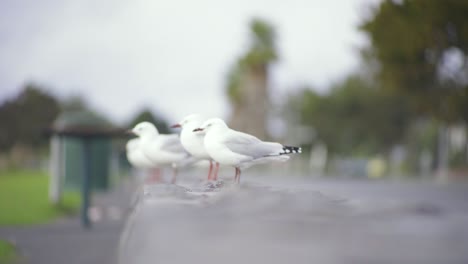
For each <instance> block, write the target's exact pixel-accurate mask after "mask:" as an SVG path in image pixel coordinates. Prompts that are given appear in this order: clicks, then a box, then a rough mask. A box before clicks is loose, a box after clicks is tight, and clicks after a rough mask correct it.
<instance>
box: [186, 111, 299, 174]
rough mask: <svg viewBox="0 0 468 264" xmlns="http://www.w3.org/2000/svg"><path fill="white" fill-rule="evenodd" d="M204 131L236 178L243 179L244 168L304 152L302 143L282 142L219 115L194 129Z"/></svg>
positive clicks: (210, 145)
mask: <svg viewBox="0 0 468 264" xmlns="http://www.w3.org/2000/svg"><path fill="white" fill-rule="evenodd" d="M193 131H194V132H197V131H204V132H205V139H204V145H205V148H206V151H207V152H208V154H209V155H210V156H211V158H212V159H214V160H215V161H216V162H218V163H220V164H224V165H229V166H233V167H235V168H236V174H235V177H234V181H235V182H236V183H239V182H240V174H241V170H243V169H246V168H249V167H250V166H253V165H255V164H262V163H267V162H272V161H287V160H288V159H289V156H287V154H293V153H301V152H302V150H301V148H300V147H291V146H283V145H281V144H280V143H276V142H265V141H261V140H260V139H258V138H256V137H254V136H252V135H249V134H246V133H242V132H239V131H236V130H233V129H230V128H229V127H228V126H227V125H226V123H225V122H224V121H223V120H222V119H220V118H212V119H209V120H207V121H205V122H204V123H203V125H202V126H201V127H199V128H196V129H194V130H193Z"/></svg>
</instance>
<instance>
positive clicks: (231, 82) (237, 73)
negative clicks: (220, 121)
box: [227, 65, 244, 105]
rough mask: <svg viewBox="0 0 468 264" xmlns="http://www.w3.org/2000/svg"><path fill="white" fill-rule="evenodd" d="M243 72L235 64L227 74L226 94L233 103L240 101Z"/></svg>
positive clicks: (236, 103)
mask: <svg viewBox="0 0 468 264" xmlns="http://www.w3.org/2000/svg"><path fill="white" fill-rule="evenodd" d="M243 74H244V72H243V69H242V67H240V66H239V65H235V66H234V67H233V68H232V69H231V71H230V72H229V75H228V82H227V95H228V97H229V99H230V100H231V102H232V103H233V104H235V105H238V104H241V103H242V90H241V89H242V87H241V85H242V76H243Z"/></svg>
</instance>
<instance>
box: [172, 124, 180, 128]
mask: <svg viewBox="0 0 468 264" xmlns="http://www.w3.org/2000/svg"><path fill="white" fill-rule="evenodd" d="M178 127H182V126H181V125H180V124H175V125H172V126H171V128H178Z"/></svg>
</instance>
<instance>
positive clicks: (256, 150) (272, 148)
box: [224, 130, 282, 158]
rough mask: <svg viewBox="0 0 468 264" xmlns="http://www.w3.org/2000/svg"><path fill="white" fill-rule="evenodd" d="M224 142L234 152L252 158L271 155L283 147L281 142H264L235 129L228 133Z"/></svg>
mask: <svg viewBox="0 0 468 264" xmlns="http://www.w3.org/2000/svg"><path fill="white" fill-rule="evenodd" d="M224 144H225V145H226V147H227V148H228V149H230V150H231V151H232V152H234V153H238V154H241V155H245V156H249V157H252V158H260V157H265V156H270V155H272V154H274V153H275V152H276V151H278V149H282V146H281V144H279V143H272V142H263V141H261V140H260V139H258V138H256V137H254V136H252V135H249V134H246V133H242V132H238V131H234V130H231V131H229V134H228V135H226V137H225V140H224Z"/></svg>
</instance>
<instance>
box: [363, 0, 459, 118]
mask: <svg viewBox="0 0 468 264" xmlns="http://www.w3.org/2000/svg"><path fill="white" fill-rule="evenodd" d="M467 14H468V1H459V0H444V1H439V0H425V1H421V0H402V1H399V2H395V1H390V0H387V1H383V2H381V4H380V5H378V6H377V7H376V9H375V10H374V14H373V16H371V17H370V18H369V19H367V20H366V21H364V23H363V24H362V26H361V29H362V30H363V31H364V32H365V33H366V34H367V35H368V36H369V39H370V43H371V46H370V47H369V48H368V50H366V51H364V53H365V54H367V55H368V56H371V57H374V58H375V59H376V61H377V62H378V63H379V64H380V67H379V69H380V70H379V71H378V78H379V80H380V81H381V82H382V84H383V85H384V87H385V88H387V89H389V90H393V91H395V92H398V93H399V94H401V95H402V96H405V97H407V98H408V99H409V103H410V105H411V106H412V109H413V110H415V111H416V112H418V113H420V114H423V115H430V116H433V117H435V118H437V119H439V120H441V121H444V122H458V121H465V122H467V121H468V113H467V110H466V105H467V103H468V92H467V90H468V63H467V62H468V61H467V55H468V16H467ZM454 58H455V60H460V61H461V62H459V63H458V64H459V65H458V66H457V65H455V64H456V63H455V64H454V63H453V60H454ZM450 60H452V62H451V63H450V62H449V61H450ZM454 65H455V66H454Z"/></svg>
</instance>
